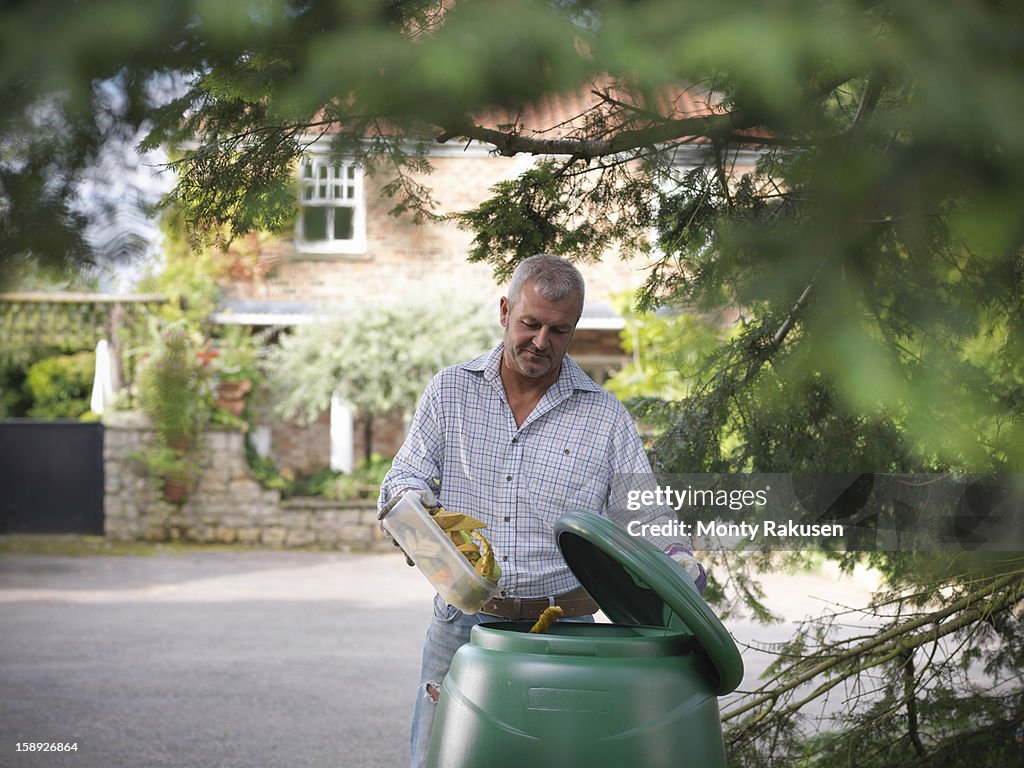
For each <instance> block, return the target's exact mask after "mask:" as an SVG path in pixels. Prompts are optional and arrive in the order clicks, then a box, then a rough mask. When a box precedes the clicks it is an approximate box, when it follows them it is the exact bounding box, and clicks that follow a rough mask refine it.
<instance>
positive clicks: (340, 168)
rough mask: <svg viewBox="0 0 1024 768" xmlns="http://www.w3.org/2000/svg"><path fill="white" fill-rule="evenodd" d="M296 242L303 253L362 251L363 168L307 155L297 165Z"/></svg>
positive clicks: (324, 157)
mask: <svg viewBox="0 0 1024 768" xmlns="http://www.w3.org/2000/svg"><path fill="white" fill-rule="evenodd" d="M299 209H300V213H299V222H298V226H297V228H296V245H297V246H298V248H299V250H300V251H304V252H307V253H325V254H330V253H365V252H366V202H365V200H364V198H363V171H362V169H361V168H359V167H357V166H355V165H353V164H352V163H346V162H338V161H335V160H332V159H330V158H329V157H326V156H316V155H307V156H306V157H304V158H302V160H301V162H300V164H299Z"/></svg>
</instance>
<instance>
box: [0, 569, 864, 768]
mask: <svg viewBox="0 0 1024 768" xmlns="http://www.w3.org/2000/svg"><path fill="white" fill-rule="evenodd" d="M762 585H763V586H764V587H765V590H766V592H767V594H768V595H769V604H770V605H771V607H772V608H773V609H774V610H776V611H778V612H779V613H781V614H782V615H783V616H784V617H786V619H787V621H785V622H783V623H782V624H779V625H772V626H768V627H766V626H763V625H757V624H752V623H750V622H749V621H742V620H738V619H734V620H732V621H730V622H729V624H728V626H729V629H730V631H731V632H732V633H733V634H734V635H735V636H736V638H737V640H738V641H739V642H740V643H741V648H742V649H743V656H744V662H745V666H746V677H745V680H744V685H743V688H750V687H753V685H755V684H756V680H757V678H758V676H759V675H760V674H761V672H763V671H764V668H765V666H766V665H767V663H768V662H769V661H770V660H771V659H772V655H771V654H770V653H763V652H760V651H759V650H758V649H757V647H751V645H750V644H753V645H754V646H761V647H763V645H764V644H767V643H771V642H779V641H781V640H784V639H786V638H787V637H788V636H789V634H790V632H791V631H792V628H793V622H795V621H796V620H798V619H800V618H803V617H804V616H805V615H807V614H808V613H811V614H814V613H817V612H818V611H819V610H820V609H821V608H822V607H823V606H824V605H826V604H828V603H833V602H835V603H838V604H840V605H858V604H861V605H862V604H863V603H864V601H865V600H866V597H867V594H868V592H869V589H868V586H867V585H865V584H863V583H858V582H856V581H852V582H851V581H849V580H846V581H843V580H841V579H837V578H836V577H835V575H817V576H814V575H809V574H801V575H797V576H785V575H783V574H767V575H765V576H763V577H762ZM432 595H433V590H432V589H431V587H430V585H429V584H428V582H427V581H426V579H425V578H423V576H422V575H421V574H420V573H419V571H418V570H417V569H415V568H409V567H407V566H406V565H405V562H404V559H403V558H402V556H401V555H400V554H399V553H397V552H395V553H394V554H392V553H388V554H368V555H354V554H340V553H316V552H280V551H214V550H211V551H200V552H197V553H195V552H194V553H189V554H176V555H161V556H157V557H131V556H121V557H95V556H84V557H56V556H49V555H47V556H44V555H14V554H4V555H0V767H2V766H17V767H18V768H29V767H30V766H47V767H49V766H63V765H68V766H79V767H80V768H193V767H195V768H206V767H210V768H221V767H224V768H236V767H238V768H243V767H244V768H278V767H281V768H284V767H285V766H287V767H288V768H376V767H377V766H388V768H402V766H405V765H406V764H407V762H408V758H407V746H406V745H407V739H408V732H409V722H410V718H411V709H412V700H413V696H414V695H415V687H416V680H417V678H418V674H419V657H420V650H421V646H422V641H423V633H424V632H425V630H426V626H427V623H428V622H429V620H430V601H431V597H432ZM851 621H852V619H851ZM19 743H48V744H49V743H52V744H58V743H59V744H77V745H78V750H77V751H76V752H67V753H54V752H46V753H42V752H26V751H21V752H19V751H18V744H19Z"/></svg>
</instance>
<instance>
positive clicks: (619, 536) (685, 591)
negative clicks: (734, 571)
mask: <svg viewBox="0 0 1024 768" xmlns="http://www.w3.org/2000/svg"><path fill="white" fill-rule="evenodd" d="M555 540H556V542H557V543H558V548H559V550H561V552H562V556H563V557H564V558H565V561H566V563H568V565H569V567H570V568H571V569H572V571H573V573H574V574H576V577H577V578H578V579H579V580H580V583H581V584H582V585H583V588H584V589H586V590H587V592H588V593H589V594H590V596H591V597H593V598H594V600H595V601H597V604H598V605H599V606H600V607H601V610H602V611H604V613H605V614H606V615H607V616H608V618H609V619H611V620H612V621H613V622H615V623H616V624H636V625H643V626H652V627H669V628H672V629H677V630H680V631H682V632H687V633H689V634H691V635H693V638H694V640H695V641H696V644H697V647H698V650H699V651H700V652H702V653H703V655H704V657H705V658H706V659H707V661H708V662H709V665H708V673H709V675H708V676H709V679H710V682H711V685H712V688H713V689H714V690H715V692H716V693H717V694H718V695H719V696H722V695H724V694H726V693H729V692H731V691H733V690H735V689H736V686H738V685H739V684H740V681H741V680H742V679H743V659H742V658H741V657H740V652H739V650H738V649H737V648H736V643H735V642H734V641H733V639H732V636H731V635H730V634H729V632H728V630H727V629H726V628H725V627H724V626H723V625H722V622H721V621H719V619H718V617H717V616H716V615H715V614H714V612H712V610H711V608H709V607H708V604H707V603H705V602H704V598H702V597H701V596H700V593H699V592H697V588H696V587H695V586H694V584H693V580H692V579H691V578H690V577H689V576H688V575H687V574H686V573H685V571H683V570H682V568H680V567H679V564H678V563H676V562H675V561H674V560H672V558H670V557H668V555H666V554H665V553H663V552H662V551H661V550H659V549H658V548H657V547H655V546H654V545H653V544H651V543H650V542H649V541H646V540H645V539H641V538H638V537H635V536H630V535H629V534H628V533H626V531H625V530H624V529H623V528H622V527H620V526H618V525H615V524H614V523H613V522H611V521H610V520H607V519H606V518H603V517H601V516H600V515H596V514H594V513H593V512H585V511H582V510H573V511H571V512H566V513H565V514H564V515H562V516H561V517H560V518H559V519H558V521H557V522H556V523H555Z"/></svg>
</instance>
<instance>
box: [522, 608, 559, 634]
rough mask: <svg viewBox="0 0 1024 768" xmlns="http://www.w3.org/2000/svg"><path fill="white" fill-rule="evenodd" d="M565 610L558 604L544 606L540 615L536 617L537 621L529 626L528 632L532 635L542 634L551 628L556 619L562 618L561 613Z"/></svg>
mask: <svg viewBox="0 0 1024 768" xmlns="http://www.w3.org/2000/svg"><path fill="white" fill-rule="evenodd" d="M563 613H565V611H563V610H562V606H560V605H552V606H550V607H548V608H545V609H544V610H543V612H542V613H541V615H540V616H538V617H537V622H536V623H535V624H534V625H533V626H532V627H530V633H531V634H534V635H544V634H547V631H548V630H549V629H551V627H552V626H553V625H554V623H555V622H556V621H558V620H559V619H560V618H562V614H563Z"/></svg>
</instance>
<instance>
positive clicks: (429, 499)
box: [377, 488, 441, 565]
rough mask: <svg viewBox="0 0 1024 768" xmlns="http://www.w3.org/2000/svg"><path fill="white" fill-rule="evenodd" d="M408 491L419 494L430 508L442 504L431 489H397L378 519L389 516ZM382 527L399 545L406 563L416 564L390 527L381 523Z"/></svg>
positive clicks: (423, 503)
mask: <svg viewBox="0 0 1024 768" xmlns="http://www.w3.org/2000/svg"><path fill="white" fill-rule="evenodd" d="M407 493H415V494H417V495H418V496H419V497H420V503H421V504H422V505H423V506H424V507H426V508H427V509H428V510H430V509H437V508H438V507H440V506H441V504H440V502H438V500H437V497H436V496H435V495H434V493H433V491H431V490H429V489H423V488H403V489H402V490H400V491H396V492H395V493H394V494H392V496H391V498H390V499H388V501H387V504H385V505H384V507H383V508H382V509H381V511H380V514H379V515H377V519H378V520H383V519H384V518H385V517H387V516H388V514H389V513H390V512H391V510H392V509H394V508H395V505H396V504H398V502H399V501H400V500H401V498H402V497H403V496H405V494H407ZM380 529H381V531H382V532H383V533H384V535H385V536H387V537H388V538H389V539H391V543H392V544H394V545H395V546H396V547H398V549H399V550H401V552H402V554H403V555H405V563H406V565H416V563H414V562H413V560H412V558H411V557H409V554H408V553H407V552H406V551H405V550H404V549H402V547H401V546H399V544H398V542H397V541H395V539H394V537H393V536H392V535H391V534H390V533H388V529H387V528H385V527H384V525H383V523H382V524H381V526H380Z"/></svg>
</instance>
